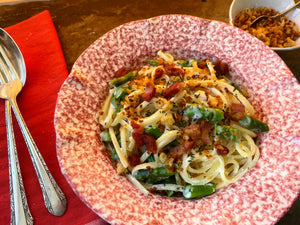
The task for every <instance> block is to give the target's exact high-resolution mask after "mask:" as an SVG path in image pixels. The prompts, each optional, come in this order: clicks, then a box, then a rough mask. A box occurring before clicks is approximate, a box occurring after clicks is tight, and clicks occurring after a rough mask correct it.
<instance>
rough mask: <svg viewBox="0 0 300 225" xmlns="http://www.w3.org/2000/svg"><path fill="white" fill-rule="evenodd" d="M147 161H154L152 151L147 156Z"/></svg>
mask: <svg viewBox="0 0 300 225" xmlns="http://www.w3.org/2000/svg"><path fill="white" fill-rule="evenodd" d="M148 161H149V162H155V157H154V154H153V153H151V154H150V156H149V157H148Z"/></svg>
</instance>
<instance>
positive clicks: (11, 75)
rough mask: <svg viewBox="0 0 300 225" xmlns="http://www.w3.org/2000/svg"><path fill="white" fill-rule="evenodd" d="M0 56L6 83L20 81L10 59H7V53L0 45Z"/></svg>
mask: <svg viewBox="0 0 300 225" xmlns="http://www.w3.org/2000/svg"><path fill="white" fill-rule="evenodd" d="M0 55H1V56H2V57H0V58H1V60H0V62H1V63H0V64H1V67H2V70H3V73H4V75H5V76H6V77H7V79H6V81H7V82H8V81H11V80H13V79H20V78H19V76H18V73H17V72H16V70H15V66H14V65H13V64H12V63H11V61H10V59H9V58H8V57H7V53H6V52H5V50H4V49H3V47H2V46H1V45H0Z"/></svg>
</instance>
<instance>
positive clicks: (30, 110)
mask: <svg viewBox="0 0 300 225" xmlns="http://www.w3.org/2000/svg"><path fill="white" fill-rule="evenodd" d="M5 30H6V31H7V32H8V33H9V34H10V35H11V36H12V38H13V39H14V40H15V41H16V43H17V44H18V46H19V48H20V50H21V52H22V54H23V56H24V59H25V64H26V69H27V79H26V83H25V86H24V88H23V90H22V91H21V92H20V93H19V95H18V97H17V101H18V104H19V107H20V110H21V112H22V115H23V117H24V120H25V122H26V124H27V126H28V128H29V130H30V132H31V134H32V136H33V138H34V140H35V142H36V144H37V146H38V148H39V150H40V152H41V154H42V156H43V158H44V160H45V162H46V164H47V166H48V168H49V170H50V171H51V173H52V175H53V177H54V179H55V180H56V182H57V184H58V185H59V186H60V188H61V189H62V191H63V192H64V193H65V195H66V197H67V204H68V206H67V210H66V212H65V214H64V215H63V216H60V217H57V216H53V215H51V214H50V213H49V212H48V211H47V209H46V207H45V205H44V201H43V197H42V192H41V189H40V186H39V183H38V180H37V177H36V174H35V171H34V168H33V165H32V162H31V159H30V156H29V153H28V150H27V147H26V144H25V142H24V139H23V136H22V134H21V131H20V129H19V126H18V125H17V122H16V119H15V118H14V117H13V122H14V131H15V139H16V143H17V152H18V156H19V162H20V167H21V173H22V176H23V183H24V188H25V192H26V196H27V201H28V205H29V209H30V211H31V214H32V216H33V219H34V224H43V225H44V224H66V225H68V224H72V225H74V224H89V225H92V224H101V225H102V224H107V223H106V222H104V221H103V220H102V219H100V218H99V217H98V216H97V215H96V214H95V213H94V212H93V211H92V210H90V209H89V208H88V207H87V206H86V205H85V204H84V203H83V202H82V201H81V200H80V199H79V198H78V197H77V196H76V195H75V194H74V192H73V190H72V189H71V187H70V186H69V184H68V183H67V181H66V180H65V178H64V176H63V175H62V173H61V171H60V167H59V164H58V160H57V157H56V144H55V130H54V124H53V116H54V110H55V104H56V98H57V93H58V91H59V88H60V86H61V85H62V83H63V81H64V80H65V79H66V77H67V75H68V71H67V67H66V63H65V60H64V56H63V53H62V49H61V46H60V42H59V39H58V37H57V33H56V30H55V27H54V25H53V22H52V19H51V16H50V13H49V11H43V12H41V13H40V14H38V15H36V16H33V17H32V18H29V19H28V20H26V21H23V22H21V23H19V24H16V25H14V26H11V27H8V28H6V29H5ZM0 149H1V151H0V177H1V179H0V202H1V203H0V211H1V213H0V221H1V224H9V222H10V197H9V196H10V193H9V174H8V153H7V141H6V127H5V113H4V100H2V99H0Z"/></svg>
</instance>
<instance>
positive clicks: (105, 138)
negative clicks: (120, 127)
mask: <svg viewBox="0 0 300 225" xmlns="http://www.w3.org/2000/svg"><path fill="white" fill-rule="evenodd" d="M100 137H101V141H104V142H111V137H110V134H109V132H108V131H107V130H105V131H102V132H101V134H100Z"/></svg>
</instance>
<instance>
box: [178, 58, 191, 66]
mask: <svg viewBox="0 0 300 225" xmlns="http://www.w3.org/2000/svg"><path fill="white" fill-rule="evenodd" d="M193 62H194V60H178V61H177V64H178V65H180V66H182V67H191V66H192V63H193Z"/></svg>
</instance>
